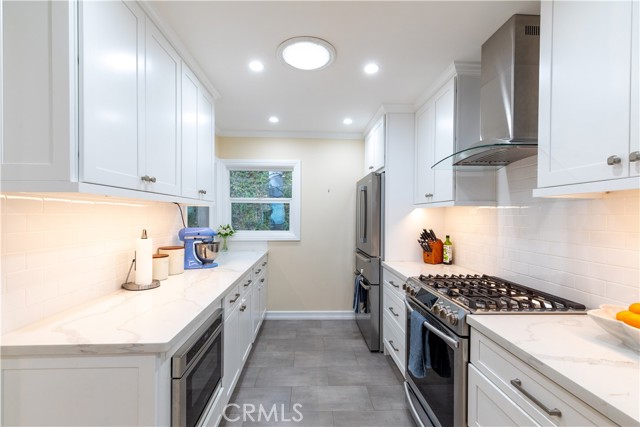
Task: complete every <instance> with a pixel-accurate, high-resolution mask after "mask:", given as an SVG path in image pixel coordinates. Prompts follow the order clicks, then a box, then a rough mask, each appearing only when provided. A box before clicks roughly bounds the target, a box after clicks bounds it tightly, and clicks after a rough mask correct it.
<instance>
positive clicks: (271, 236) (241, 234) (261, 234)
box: [233, 231, 300, 242]
mask: <svg viewBox="0 0 640 427" xmlns="http://www.w3.org/2000/svg"><path fill="white" fill-rule="evenodd" d="M233 240H236V241H239V242H248V241H299V240H300V236H299V235H298V234H296V233H294V232H293V231H237V232H236V233H235V234H234V235H233Z"/></svg>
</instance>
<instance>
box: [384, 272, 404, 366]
mask: <svg viewBox="0 0 640 427" xmlns="http://www.w3.org/2000/svg"><path fill="white" fill-rule="evenodd" d="M405 281H406V279H405V278H402V277H400V276H398V275H397V274H395V273H394V272H392V271H391V270H389V269H387V268H383V270H382V340H383V343H384V351H385V354H388V355H390V356H391V358H392V359H393V361H394V362H395V364H396V366H398V369H399V370H400V372H401V373H402V375H403V376H404V375H405V361H406V321H407V311H406V308H405V305H404V293H403V291H402V284H403V283H404V282H405Z"/></svg>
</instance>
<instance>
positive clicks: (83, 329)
mask: <svg viewBox="0 0 640 427" xmlns="http://www.w3.org/2000/svg"><path fill="white" fill-rule="evenodd" d="M265 254H266V252H265V251H246V252H228V253H221V254H220V255H219V256H218V258H217V259H216V262H217V263H218V264H219V266H218V267H215V268H211V269H202V270H185V272H184V273H183V274H179V275H175V276H169V278H168V279H167V280H163V281H162V282H160V283H161V285H160V287H158V288H155V289H150V290H146V291H137V292H135V291H126V290H124V289H122V290H119V291H117V292H114V293H113V294H110V295H106V296H104V297H101V298H98V299H96V300H93V301H91V302H88V303H86V304H83V305H81V306H78V307H75V308H72V309H70V310H67V311H65V312H63V313H61V314H58V315H55V316H52V317H50V318H47V319H44V320H42V321H40V322H38V323H34V324H32V325H29V326H26V327H24V328H22V329H19V330H16V331H13V332H10V333H8V334H5V335H3V336H2V338H1V340H2V341H1V344H2V346H1V349H0V350H1V354H2V356H3V357H5V356H31V355H33V356H37V355H55V354H117V353H161V352H166V351H168V350H169V349H171V348H172V347H173V346H175V345H176V344H177V343H178V342H179V341H180V340H181V339H182V338H184V337H183V335H184V334H185V333H187V332H189V331H191V330H194V329H195V328H196V327H197V326H199V325H200V324H201V323H202V322H203V321H204V320H205V319H206V317H208V316H209V315H211V314H212V313H213V311H214V310H215V309H216V308H217V307H220V306H221V305H220V303H219V301H220V299H221V298H222V297H223V296H224V294H225V293H226V292H227V291H228V290H229V289H230V288H231V287H232V286H233V285H234V284H236V282H237V281H238V280H239V279H240V278H241V277H242V276H243V275H244V274H245V273H247V272H248V271H250V269H251V268H252V267H253V266H254V265H255V264H256V263H257V262H258V260H260V258H262V256H264V255H265ZM214 303H215V304H214Z"/></svg>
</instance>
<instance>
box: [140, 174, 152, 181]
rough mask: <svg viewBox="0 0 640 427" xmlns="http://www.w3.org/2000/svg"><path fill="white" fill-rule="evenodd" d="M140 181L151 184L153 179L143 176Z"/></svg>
mask: <svg viewBox="0 0 640 427" xmlns="http://www.w3.org/2000/svg"><path fill="white" fill-rule="evenodd" d="M140 179H141V180H142V181H144V182H151V177H150V176H149V175H143V176H141V177H140Z"/></svg>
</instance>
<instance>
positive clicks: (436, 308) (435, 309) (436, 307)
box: [431, 304, 442, 316]
mask: <svg viewBox="0 0 640 427" xmlns="http://www.w3.org/2000/svg"><path fill="white" fill-rule="evenodd" d="M441 309H442V306H441V305H440V304H436V305H434V306H433V307H431V312H432V313H433V314H435V315H436V316H437V315H438V313H440V310H441Z"/></svg>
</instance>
